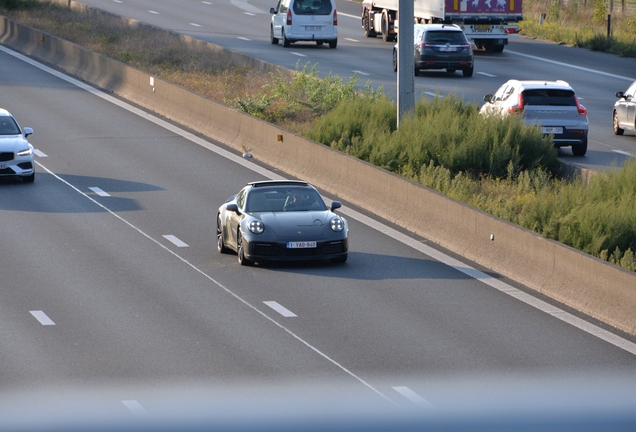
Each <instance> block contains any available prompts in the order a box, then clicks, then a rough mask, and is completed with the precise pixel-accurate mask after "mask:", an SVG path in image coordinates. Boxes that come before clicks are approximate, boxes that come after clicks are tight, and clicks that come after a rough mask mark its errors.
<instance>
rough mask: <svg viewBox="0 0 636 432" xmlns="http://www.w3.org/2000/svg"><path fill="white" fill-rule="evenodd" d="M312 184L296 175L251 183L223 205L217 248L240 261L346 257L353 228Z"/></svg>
mask: <svg viewBox="0 0 636 432" xmlns="http://www.w3.org/2000/svg"><path fill="white" fill-rule="evenodd" d="M339 207H341V203H340V202H338V201H333V202H332V203H331V207H328V206H327V205H326V204H325V202H324V201H323V199H322V197H321V196H320V194H319V193H318V191H317V190H316V189H315V188H314V187H313V186H311V185H310V184H308V183H306V182H302V181H295V180H272V181H260V182H252V183H248V184H247V186H245V187H244V188H243V189H241V190H240V192H239V193H238V194H236V195H234V196H232V197H230V198H229V199H228V200H227V201H226V202H225V204H223V205H222V206H221V207H219V210H218V212H217V217H216V238H217V248H218V251H219V252H221V253H228V252H230V251H234V252H236V254H237V255H238V262H239V264H241V265H252V264H254V263H255V262H262V261H297V260H329V261H333V262H338V263H344V262H345V261H347V254H348V249H349V239H348V237H349V227H348V224H347V221H346V219H344V218H343V217H341V216H338V215H337V214H335V213H334V210H335V209H337V208H339Z"/></svg>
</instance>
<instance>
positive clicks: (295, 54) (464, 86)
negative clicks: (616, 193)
mask: <svg viewBox="0 0 636 432" xmlns="http://www.w3.org/2000/svg"><path fill="white" fill-rule="evenodd" d="M83 3H85V4H88V5H91V6H94V7H99V8H101V9H104V10H108V11H110V12H113V13H116V14H120V15H123V16H127V17H130V18H134V19H137V20H139V21H142V22H147V23H151V24H154V25H157V26H159V27H162V28H166V29H170V30H173V31H176V32H180V33H184V34H189V35H191V36H194V37H197V38H200V39H203V40H206V41H209V42H212V43H215V44H218V45H221V46H223V47H225V48H228V49H231V50H233V51H237V52H241V53H243V54H246V55H249V56H252V57H255V58H259V59H262V60H265V61H268V62H272V63H276V64H279V65H281V66H285V67H288V68H291V69H293V68H295V67H296V66H297V65H300V66H304V65H305V64H310V65H312V66H313V65H317V69H318V71H319V72H320V73H321V75H322V76H324V75H326V74H328V73H333V74H335V75H339V76H342V77H345V78H349V77H351V76H353V74H354V73H358V80H359V83H360V84H364V83H366V82H367V81H368V82H370V83H371V84H372V85H373V86H374V87H375V86H383V87H384V89H385V90H386V91H387V92H388V93H389V94H391V95H395V94H396V76H395V73H394V72H393V71H392V70H391V50H392V46H393V44H392V43H386V42H383V41H382V40H381V38H371V39H368V38H365V37H364V35H363V33H362V30H361V27H360V19H359V18H358V17H359V13H360V5H359V3H356V2H349V1H341V0H339V1H338V2H337V8H338V12H339V43H338V48H337V49H336V50H330V49H329V48H327V47H317V46H315V45H313V44H308V43H299V44H294V45H292V47H291V48H290V49H283V48H282V46H280V45H278V46H273V45H271V44H270V43H269V21H270V15H269V13H268V11H269V8H270V7H272V6H274V4H273V3H275V2H272V1H271V0H252V1H249V2H247V1H238V0H237V1H233V2H219V3H216V2H208V1H203V2H201V1H198V0H190V1H186V2H183V1H180V2H174V1H170V0H161V1H148V0H126V1H119V0H118V1H116V2H115V1H105V2H104V1H99V0H85V1H84V2H83ZM634 70H636V59H624V58H619V57H617V56H613V55H607V54H602V53H595V52H590V51H587V50H582V49H576V48H570V47H565V46H560V45H557V44H553V43H547V42H541V41H536V40H532V39H528V38H519V39H513V40H511V41H510V45H509V46H508V47H507V48H506V49H505V50H504V52H503V53H502V54H491V53H484V52H479V51H477V52H476V66H475V75H474V76H473V78H471V79H465V78H463V77H462V76H461V74H458V73H456V74H452V75H448V74H446V73H444V72H434V71H431V72H425V73H424V74H423V76H420V77H416V80H415V91H416V95H422V96H424V97H431V96H433V95H435V94H440V95H447V94H449V93H457V94H459V95H461V96H463V97H465V98H466V99H467V100H472V101H475V102H476V103H479V104H481V103H483V102H482V100H483V96H484V95H485V94H486V93H493V92H494V91H495V90H496V89H497V88H498V87H499V86H500V85H501V84H502V83H503V82H505V81H506V80H508V79H512V78H516V79H549V80H552V79H565V80H566V81H568V82H569V83H570V84H571V85H572V86H573V87H574V89H575V90H576V91H577V93H578V94H579V96H580V97H581V100H582V103H583V104H585V106H586V107H587V108H588V111H589V119H590V136H589V152H588V155H587V156H586V157H584V158H581V157H573V156H572V154H571V151H570V149H569V148H564V149H561V150H560V156H561V157H562V159H563V160H564V161H566V162H568V163H571V164H575V165H578V166H581V167H583V168H587V169H594V170H600V169H608V168H609V167H611V166H616V165H618V166H620V165H621V164H622V163H623V161H624V160H626V159H627V158H629V157H633V156H634V155H636V140H635V139H634V137H633V135H630V136H621V137H617V136H614V135H613V132H612V129H611V128H612V123H611V109H612V106H613V104H614V102H615V100H616V99H615V97H614V93H615V92H616V91H619V90H624V89H626V88H627V86H628V85H629V83H631V82H632V81H633V80H635V79H636V75H634V72H633V71H634Z"/></svg>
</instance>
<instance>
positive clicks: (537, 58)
mask: <svg viewBox="0 0 636 432" xmlns="http://www.w3.org/2000/svg"><path fill="white" fill-rule="evenodd" d="M506 52H508V53H510V54H514V55H518V56H520V57H525V58H529V59H532V60H537V61H541V62H544V63H550V64H554V65H557V66H562V67H567V68H571V69H576V70H580V71H583V72H590V73H594V74H597V75H603V76H606V77H610V78H616V79H620V80H625V81H630V82H631V81H634V78H628V77H625V76H622V75H615V74H611V73H607V72H602V71H599V70H595V69H590V68H585V67H582V66H576V65H571V64H568V63H562V62H558V61H556V60H549V59H545V58H542V57H537V56H533V55H530V54H522V53H519V52H516V51H510V50H506Z"/></svg>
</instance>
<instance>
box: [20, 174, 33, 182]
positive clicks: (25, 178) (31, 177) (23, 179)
mask: <svg viewBox="0 0 636 432" xmlns="http://www.w3.org/2000/svg"><path fill="white" fill-rule="evenodd" d="M22 181H23V182H25V183H33V182H34V181H35V173H33V174H31V175H30V176H26V177H22Z"/></svg>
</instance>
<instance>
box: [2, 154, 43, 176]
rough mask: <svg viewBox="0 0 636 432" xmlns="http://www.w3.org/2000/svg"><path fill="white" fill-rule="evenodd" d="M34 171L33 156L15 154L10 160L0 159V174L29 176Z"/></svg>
mask: <svg viewBox="0 0 636 432" xmlns="http://www.w3.org/2000/svg"><path fill="white" fill-rule="evenodd" d="M34 172H35V164H34V161H33V156H32V155H29V156H16V157H14V158H12V159H11V160H0V176H21V177H26V176H30V175H32V174H33V173H34Z"/></svg>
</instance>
